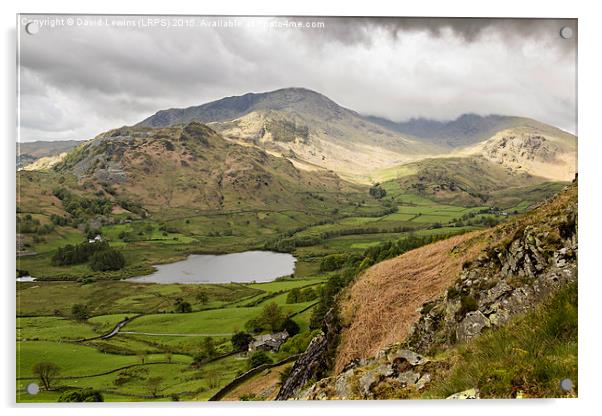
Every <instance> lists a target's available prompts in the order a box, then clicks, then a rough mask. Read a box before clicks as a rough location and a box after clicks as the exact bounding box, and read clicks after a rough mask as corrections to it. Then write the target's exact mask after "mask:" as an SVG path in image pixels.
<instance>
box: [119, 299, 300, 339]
mask: <svg viewBox="0 0 602 416" xmlns="http://www.w3.org/2000/svg"><path fill="white" fill-rule="evenodd" d="M282 296H284V295H282ZM270 301H272V300H271V299H270ZM310 304H311V302H309V303H296V304H292V305H287V304H284V305H282V307H283V309H284V311H285V312H291V313H292V312H296V311H300V310H302V309H303V308H305V307H307V306H309V305H310ZM262 308H263V305H260V306H254V307H248V308H242V307H241V308H236V307H232V308H220V309H214V310H207V311H202V312H193V313H183V314H171V313H169V314H155V315H145V316H143V317H141V318H138V319H136V320H135V321H133V322H132V323H131V324H128V326H127V330H128V331H135V332H147V333H160V334H180V333H190V334H209V335H214V336H217V335H219V334H232V333H234V332H235V331H237V330H241V329H243V328H244V325H245V323H246V322H247V321H248V320H249V319H251V318H254V317H255V316H257V315H259V314H260V313H261V310H262Z"/></svg>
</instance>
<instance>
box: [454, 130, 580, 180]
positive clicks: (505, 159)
mask: <svg viewBox="0 0 602 416" xmlns="http://www.w3.org/2000/svg"><path fill="white" fill-rule="evenodd" d="M539 124H540V125H532V124H531V125H522V126H517V127H514V128H511V129H505V130H501V131H499V132H497V133H496V134H495V135H493V136H492V137H491V138H489V139H487V140H485V141H483V142H481V143H478V144H476V145H474V146H472V147H469V148H467V149H465V152H466V153H467V154H477V155H481V156H483V157H484V158H486V159H488V160H490V161H492V162H494V163H496V164H498V165H501V166H504V167H506V168H509V169H512V170H515V171H519V172H528V173H530V174H532V175H536V176H541V177H544V178H548V179H551V180H558V181H569V180H571V179H573V178H574V177H575V173H576V172H577V138H576V137H575V136H573V135H571V134H569V133H566V132H563V131H561V130H558V129H554V128H551V127H550V126H542V125H541V123H539Z"/></svg>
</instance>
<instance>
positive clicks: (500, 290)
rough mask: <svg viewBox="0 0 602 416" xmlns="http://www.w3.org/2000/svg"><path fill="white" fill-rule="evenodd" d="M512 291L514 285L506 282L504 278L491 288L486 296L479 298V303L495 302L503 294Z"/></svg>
mask: <svg viewBox="0 0 602 416" xmlns="http://www.w3.org/2000/svg"><path fill="white" fill-rule="evenodd" d="M510 291H512V287H511V286H510V285H509V284H508V283H506V282H505V281H504V280H502V281H501V282H499V283H498V284H497V285H495V286H494V287H492V288H491V289H489V290H488V291H487V292H486V293H485V296H481V297H480V298H479V303H480V304H481V305H487V304H489V303H492V302H494V301H495V300H496V299H498V298H500V297H501V296H502V295H504V294H506V293H508V292H510Z"/></svg>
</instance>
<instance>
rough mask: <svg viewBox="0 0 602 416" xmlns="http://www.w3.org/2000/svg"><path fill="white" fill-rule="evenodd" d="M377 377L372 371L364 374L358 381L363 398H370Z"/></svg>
mask: <svg viewBox="0 0 602 416" xmlns="http://www.w3.org/2000/svg"><path fill="white" fill-rule="evenodd" d="M376 381H377V377H376V374H374V373H373V372H372V371H369V372H367V373H366V374H364V375H363V376H362V377H361V378H360V380H359V387H360V393H361V394H362V396H363V397H364V398H368V397H370V395H371V394H372V392H371V388H372V386H373V385H374V384H375V383H376Z"/></svg>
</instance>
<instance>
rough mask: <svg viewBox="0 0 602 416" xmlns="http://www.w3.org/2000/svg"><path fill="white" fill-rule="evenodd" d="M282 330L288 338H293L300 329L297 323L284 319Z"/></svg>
mask: <svg viewBox="0 0 602 416" xmlns="http://www.w3.org/2000/svg"><path fill="white" fill-rule="evenodd" d="M282 330H283V331H286V332H287V333H288V334H289V336H293V335H297V334H298V333H299V331H301V328H299V325H298V324H297V322H295V321H293V320H292V319H291V318H286V319H285V321H284V322H283V324H282Z"/></svg>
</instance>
